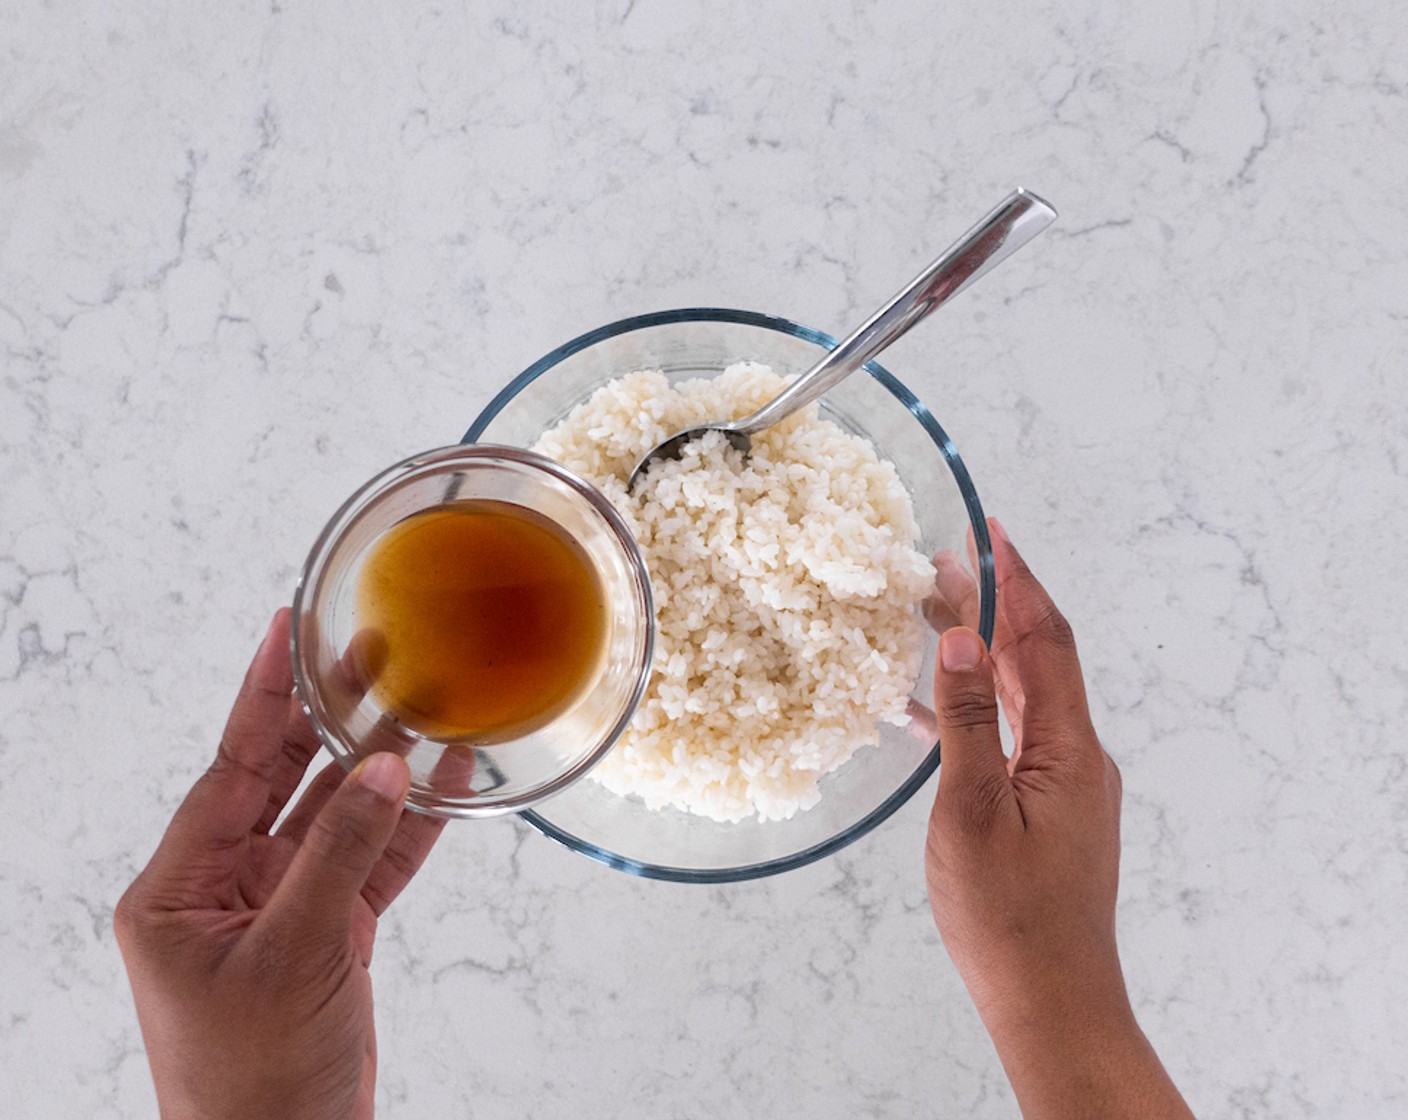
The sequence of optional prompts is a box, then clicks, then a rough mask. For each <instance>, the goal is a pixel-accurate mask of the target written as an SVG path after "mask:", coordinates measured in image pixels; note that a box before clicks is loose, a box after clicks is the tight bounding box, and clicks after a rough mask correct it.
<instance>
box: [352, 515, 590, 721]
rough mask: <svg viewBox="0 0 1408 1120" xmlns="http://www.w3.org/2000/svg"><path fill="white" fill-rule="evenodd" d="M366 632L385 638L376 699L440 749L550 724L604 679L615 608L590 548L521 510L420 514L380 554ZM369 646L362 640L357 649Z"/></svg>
mask: <svg viewBox="0 0 1408 1120" xmlns="http://www.w3.org/2000/svg"><path fill="white" fill-rule="evenodd" d="M354 609H355V611H356V618H357V627H358V629H359V631H362V632H366V631H371V633H372V634H380V635H381V637H382V639H383V642H382V643H377V642H364V643H361V644H362V645H365V646H366V647H367V648H375V647H377V646H378V645H380V651H379V652H380V653H381V656H380V657H379V658H378V660H379V662H380V663H379V664H378V665H376V666H366V667H363V672H365V673H366V675H367V677H374V678H375V679H374V683H373V684H372V686H371V692H372V695H373V696H374V697H375V698H376V699H377V701H378V702H379V703H381V704H382V705H383V706H384V707H385V708H386V709H387V710H388V711H390V712H391V713H393V714H394V715H395V716H396V717H397V718H399V719H400V720H401V721H402V722H403V723H405V724H406V725H407V726H409V727H411V728H413V729H414V730H416V731H419V732H420V733H421V734H424V735H430V736H433V737H435V738H438V739H451V738H456V739H458V738H473V739H475V740H477V741H480V742H494V741H502V740H504V739H511V738H514V737H515V736H517V735H520V734H524V733H526V732H528V731H531V730H533V729H534V728H536V727H541V726H542V725H544V724H546V723H548V722H549V721H550V720H552V719H553V718H554V717H555V716H557V715H558V714H560V713H561V712H562V711H563V710H564V709H565V708H566V707H567V706H568V705H569V704H571V703H572V702H573V701H574V700H575V699H576V698H577V696H578V695H579V694H580V692H581V691H582V689H583V687H585V686H589V685H590V684H591V681H592V679H593V678H594V676H595V674H596V670H597V666H598V665H599V663H600V661H601V655H602V645H603V642H604V639H605V634H606V603H605V597H604V595H603V594H602V588H601V583H600V581H599V580H598V578H597V575H596V571H595V569H594V568H593V567H592V565H591V562H590V560H588V558H587V556H586V553H585V552H584V551H583V550H582V548H581V546H580V545H578V544H577V543H576V542H575V541H573V540H572V539H571V538H570V537H568V536H567V534H566V533H565V532H563V530H562V529H561V528H559V527H558V526H557V525H555V524H554V523H552V522H551V521H549V520H548V519H547V518H545V517H543V516H541V515H540V514H538V513H535V512H534V511H533V510H530V509H525V508H524V507H522V506H516V505H511V504H509V503H507V502H496V501H465V502H457V503H455V504H453V505H448V506H443V507H441V508H439V509H431V510H426V511H424V512H422V513H416V514H412V515H411V516H410V517H407V518H406V519H405V520H404V521H401V522H398V523H397V524H396V525H394V526H392V527H391V529H389V530H388V531H387V532H386V534H385V535H384V536H382V537H381V539H379V540H378V541H376V543H375V544H373V545H372V547H371V549H370V551H369V552H368V554H367V558H366V560H365V561H364V562H363V565H362V570H361V573H360V574H359V576H358V579H357V591H356V605H355V608H354ZM358 644H359V643H355V642H354V643H353V647H354V650H355V648H356V647H357V646H358Z"/></svg>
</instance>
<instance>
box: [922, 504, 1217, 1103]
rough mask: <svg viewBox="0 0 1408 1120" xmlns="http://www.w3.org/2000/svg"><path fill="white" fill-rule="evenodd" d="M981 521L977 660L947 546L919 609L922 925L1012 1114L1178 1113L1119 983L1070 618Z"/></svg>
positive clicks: (972, 605) (1107, 815)
mask: <svg viewBox="0 0 1408 1120" xmlns="http://www.w3.org/2000/svg"><path fill="white" fill-rule="evenodd" d="M989 528H990V529H991V531H992V537H993V553H994V562H995V565H996V577H997V593H998V612H997V618H996V621H995V626H994V632H993V648H992V652H991V655H989V653H988V652H987V651H986V650H985V649H984V648H983V643H982V640H981V638H979V636H978V635H977V633H976V632H975V631H974V629H972V627H973V626H974V625H975V624H976V614H977V598H976V592H975V589H974V587H973V584H972V580H971V577H969V576H967V574H966V571H965V570H964V569H963V568H962V567H961V565H959V564H958V562H957V560H956V559H955V558H953V557H940V558H939V559H938V561H937V563H936V568H937V572H938V577H937V580H936V595H935V598H934V599H933V600H932V601H931V602H930V603H929V604H928V605H927V607H926V610H927V613H928V614H929V617H930V621H931V623H933V624H934V625H935V627H936V628H937V629H940V630H941V631H942V636H941V638H940V643H939V662H938V665H937V667H936V670H935V680H934V695H935V709H936V710H935V716H936V719H937V723H938V730H939V741H940V744H941V747H942V762H941V765H940V769H939V789H938V794H937V796H936V798H935V801H934V809H933V813H932V814H931V816H930V820H929V837H928V845H927V849H926V860H925V870H926V878H927V882H928V888H929V900H930V904H931V905H932V907H933V911H934V919H935V921H936V922H937V924H938V927H939V932H940V935H941V936H942V937H943V941H944V945H945V947H946V948H947V949H948V952H949V955H950V956H951V957H952V958H953V961H954V964H955V965H956V966H957V968H958V970H959V973H960V975H961V976H962V977H963V981H964V983H965V984H966V985H967V987H968V990H969V993H970V994H971V995H972V997H973V1001H974V1003H975V1005H976V1006H977V1009H978V1013H979V1014H980V1015H981V1017H982V1019H983V1023H984V1025H985V1026H986V1027H987V1029H988V1032H989V1034H991V1035H992V1038H993V1042H994V1044H995V1045H996V1046H997V1049H998V1053H999V1055H1000V1056H1001V1057H1002V1060H1003V1064H1004V1066H1005V1067H1006V1069H1007V1072H1008V1076H1009V1078H1010V1079H1011V1081H1012V1085H1013V1088H1014V1090H1015V1091H1016V1093H1017V1098H1018V1101H1019V1102H1020V1103H1021V1106H1022V1109H1023V1113H1024V1115H1026V1116H1028V1117H1036V1116H1041V1117H1058V1116H1082V1117H1100V1116H1135V1115H1138V1116H1146V1117H1158V1116H1178V1117H1186V1116H1189V1115H1190V1114H1189V1113H1188V1111H1187V1108H1186V1106H1185V1105H1184V1104H1183V1101H1182V1098H1181V1097H1179V1096H1178V1092H1177V1090H1176V1089H1175V1088H1174V1087H1173V1084H1172V1082H1171V1081H1169V1080H1168V1077H1167V1074H1165V1073H1164V1071H1163V1068H1162V1066H1161V1065H1160V1064H1159V1062H1158V1058H1157V1056H1156V1055H1155V1054H1154V1052H1153V1050H1152V1049H1151V1048H1150V1047H1149V1044H1148V1042H1147V1040H1145V1038H1144V1036H1143V1033H1142V1032H1141V1031H1140V1030H1139V1027H1138V1024H1137V1023H1136V1022H1135V1019H1134V1014H1133V1011H1132V1009H1131V1007H1130V1003H1129V997H1128V995H1127V993H1126V990H1125V984H1124V977H1123V974H1122V972H1121V969H1120V961H1119V952H1118V949H1117V946H1116V942H1115V896H1116V892H1117V889H1118V883H1119V850H1120V833H1119V816H1120V791H1121V785H1120V775H1119V770H1118V769H1117V768H1116V766H1115V763H1114V762H1113V760H1111V758H1110V756H1109V755H1108V754H1106V753H1105V751H1104V749H1103V748H1102V747H1101V745H1100V741H1099V739H1098V738H1097V737H1096V734H1095V729H1094V727H1093V726H1092V724H1091V720H1090V712H1089V708H1088V706H1087V702H1086V695H1085V684H1084V680H1083V678H1082V675H1081V668H1080V662H1079V659H1078V657H1077V655H1076V646H1075V641H1074V638H1073V636H1072V632H1071V628H1070V626H1069V625H1068V624H1067V623H1066V620H1065V619H1064V618H1063V617H1062V615H1061V613H1060V612H1059V611H1058V610H1057V609H1056V606H1055V604H1053V603H1052V601H1051V599H1050V597H1049V596H1048V595H1047V593H1046V591H1045V590H1044V589H1043V588H1042V586H1041V584H1040V583H1038V582H1037V580H1036V578H1035V577H1034V576H1033V575H1032V573H1031V571H1030V570H1029V569H1028V568H1027V566H1026V564H1025V563H1024V562H1023V561H1022V558H1021V557H1020V556H1019V555H1018V553H1017V550H1016V549H1015V548H1014V547H1013V546H1012V542H1011V541H1010V540H1009V539H1008V537H1007V534H1006V533H1005V532H1004V531H1003V530H1002V527H1001V526H1000V525H998V524H997V522H995V521H991V522H989ZM999 697H1000V698H1001V708H1002V709H1003V710H1004V711H1005V714H1006V717H1007V720H1008V724H1009V727H1010V730H1011V733H1012V738H1013V742H1014V749H1013V753H1012V756H1011V758H1008V757H1006V755H1005V754H1004V752H1003V748H1002V742H1001V737H1000V733H999V729H998V719H999V703H998V700H999Z"/></svg>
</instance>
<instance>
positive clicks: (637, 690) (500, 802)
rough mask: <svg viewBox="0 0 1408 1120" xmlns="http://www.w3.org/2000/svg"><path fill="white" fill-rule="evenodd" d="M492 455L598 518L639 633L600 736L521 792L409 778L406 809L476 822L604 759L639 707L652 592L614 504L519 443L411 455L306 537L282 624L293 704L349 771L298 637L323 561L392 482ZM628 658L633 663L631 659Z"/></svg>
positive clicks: (550, 790)
mask: <svg viewBox="0 0 1408 1120" xmlns="http://www.w3.org/2000/svg"><path fill="white" fill-rule="evenodd" d="M494 460H502V461H507V462H509V463H510V464H511V465H512V467H513V469H516V470H522V469H525V468H526V469H528V470H529V471H532V472H538V473H541V474H542V475H545V476H547V477H549V478H551V479H553V480H554V481H555V482H557V483H559V484H561V485H562V486H565V487H566V488H567V490H568V491H570V492H571V494H572V495H573V497H574V498H575V499H576V500H579V501H581V502H582V503H584V504H585V507H586V508H588V509H590V510H591V511H592V513H593V514H594V515H595V516H596V517H597V518H599V519H600V520H601V522H602V524H603V525H604V527H605V532H604V533H603V536H604V538H606V539H609V540H612V541H614V543H615V544H616V545H617V546H618V547H619V552H620V556H621V558H622V560H623V561H624V566H625V569H626V572H627V574H628V576H629V577H630V579H631V583H632V587H633V590H634V591H635V592H636V595H637V601H636V604H635V605H636V607H637V608H638V612H633V615H632V617H637V615H638V617H639V618H640V623H639V625H640V628H641V630H642V632H643V637H642V641H643V645H642V646H641V649H640V650H639V654H640V658H639V664H638V665H637V668H636V671H635V672H634V674H633V676H634V681H633V683H632V684H631V685H630V691H629V693H627V694H626V695H625V696H624V697H623V705H624V706H623V708H622V710H621V711H620V712H619V713H618V714H617V716H616V718H615V719H614V720H613V721H612V723H611V725H610V727H609V728H607V730H606V731H605V733H604V734H603V735H602V736H601V738H600V741H599V742H598V743H597V744H596V745H595V746H593V747H592V749H591V750H590V751H587V752H585V753H583V754H581V755H580V756H578V757H576V758H575V759H574V760H573V761H572V762H571V764H570V765H569V766H567V767H565V768H564V769H562V770H560V771H558V772H557V773H555V774H552V775H551V776H550V777H547V778H544V779H542V780H540V781H538V782H537V783H535V784H534V785H532V786H530V787H528V788H527V789H525V790H522V791H518V792H512V793H508V794H503V795H501V796H498V797H482V796H479V795H475V796H474V797H472V798H464V799H448V800H447V799H445V798H444V797H443V796H437V795H436V794H435V793H434V791H433V790H429V789H422V788H421V787H420V786H419V785H417V783H416V782H414V781H412V783H411V790H410V794H409V797H408V799H407V802H406V807H407V808H408V809H411V810H413V811H415V812H418V813H424V814H425V815H427V816H431V817H436V818H441V819H446V820H455V819H482V818H488V817H495V816H504V815H507V814H512V813H521V812H524V811H525V810H526V809H528V808H529V807H530V806H532V805H535V804H537V803H538V802H539V801H542V800H544V799H546V798H548V797H551V796H552V795H553V794H555V793H558V792H560V791H561V790H563V789H565V788H566V787H567V786H569V785H571V784H572V783H573V782H575V781H578V780H579V779H581V778H582V777H583V776H584V775H585V774H586V772H587V771H588V770H590V769H591V768H592V767H593V766H595V765H596V764H597V763H598V762H600V761H601V759H602V758H603V757H605V755H606V753H607V751H609V750H610V749H611V747H612V746H613V745H614V744H615V742H616V740H617V739H618V738H620V735H621V732H622V731H623V730H625V728H626V725H627V724H628V723H629V722H630V720H631V717H632V716H634V715H635V711H636V708H637V707H639V705H640V701H641V698H642V697H643V696H644V695H645V690H646V686H647V685H648V683H649V680H650V671H649V670H650V665H651V663H652V659H653V654H654V648H655V620H654V594H653V591H652V589H651V586H650V573H649V571H648V570H647V569H646V566H645V558H644V556H643V555H642V554H641V551H640V546H639V545H638V544H637V543H636V541H635V538H634V537H633V536H632V535H631V532H630V529H629V528H627V526H626V523H625V522H624V521H623V520H622V519H621V515H620V513H619V512H618V511H617V509H616V507H615V506H613V505H612V504H611V502H610V501H609V500H608V499H607V498H606V496H605V495H604V494H602V493H601V492H600V491H599V490H597V488H596V487H595V486H593V485H592V484H591V483H590V482H588V481H587V480H586V479H584V478H582V477H580V476H579V475H578V474H577V473H576V472H574V471H572V470H569V469H568V468H567V467H564V466H563V465H562V464H561V463H558V462H556V461H554V460H552V459H549V458H547V457H546V456H544V455H539V454H537V453H536V452H534V451H531V450H529V449H527V448H522V447H512V446H509V445H506V444H493V443H480V444H473V445H467V444H465V443H453V444H449V445H446V446H442V447H436V448H431V449H430V450H427V451H422V452H418V453H417V454H415V455H410V456H407V457H406V458H404V459H402V460H400V461H399V462H396V463H393V464H391V465H390V466H389V467H386V468H384V469H382V470H380V471H378V472H377V473H376V474H374V475H373V476H372V477H371V478H369V479H367V480H366V481H365V482H364V483H362V485H360V486H358V487H357V489H356V490H354V491H353V492H352V493H351V494H350V495H349V496H348V497H347V499H346V500H345V501H344V502H343V503H342V504H341V505H340V506H338V508H337V511H336V512H335V513H334V514H333V515H332V516H331V517H330V518H329V519H328V521H327V523H326V524H325V525H324V526H323V529H322V530H321V532H319V534H318V537H317V539H316V540H315V541H314V542H313V545H312V547H311V548H310V549H309V551H308V555H307V558H306V560H305V561H304V564H303V567H302V569H301V570H300V572H299V577H298V584H297V587H296V588H295V590H294V596H293V606H292V617H291V619H290V627H289V645H290V652H291V655H292V662H293V666H292V667H293V678H294V685H295V691H296V695H297V696H298V700H299V703H300V704H301V705H302V708H303V711H304V713H305V715H307V717H308V722H309V723H310V724H311V725H312V728H313V731H314V732H315V734H316V735H317V737H318V740H319V742H320V743H321V744H322V745H323V747H324V748H326V749H327V751H328V753H329V754H331V755H332V756H333V757H334V758H335V759H336V760H337V761H338V762H339V763H340V764H341V765H342V767H343V769H344V770H351V769H352V768H353V767H354V766H355V765H356V764H357V763H358V762H359V761H361V755H360V754H359V753H358V752H357V751H356V750H354V749H352V748H351V747H350V746H349V745H348V744H347V743H344V742H343V741H342V739H340V738H339V737H338V735H337V734H336V733H335V732H334V730H333V729H332V728H330V727H329V726H328V725H327V721H326V720H325V719H324V718H323V717H322V715H321V714H319V713H320V712H321V710H322V708H323V706H324V705H323V700H322V688H321V686H320V685H319V684H318V683H317V678H316V674H315V673H313V672H312V670H311V666H310V664H309V662H310V657H311V655H310V654H309V650H308V645H307V642H306V641H305V639H304V635H303V625H302V623H303V620H304V619H305V617H306V616H308V614H309V612H310V611H311V610H312V609H313V604H314V603H315V602H316V601H317V596H318V592H319V591H320V589H321V587H322V583H323V581H324V580H325V579H326V578H327V567H328V563H329V561H330V560H331V559H332V557H333V554H334V553H335V552H336V549H337V546H338V544H339V543H340V542H341V541H342V540H344V539H345V538H346V536H347V534H348V533H349V532H351V531H352V530H353V529H354V528H355V527H356V525H357V523H358V520H359V519H360V518H361V517H362V516H363V515H365V514H366V513H367V512H368V511H369V510H371V509H372V508H373V507H374V506H375V504H376V503H377V502H378V501H379V500H382V499H384V498H387V497H389V496H391V495H394V494H395V493H396V491H397V489H398V487H399V486H402V485H407V484H409V482H410V481H413V480H414V479H415V476H416V473H417V471H424V472H426V473H428V474H434V473H436V472H437V471H438V470H440V469H444V468H452V467H454V466H456V465H459V466H465V465H467V464H473V463H475V462H476V461H478V462H481V463H482V464H484V465H486V466H489V467H492V465H493V461H494ZM426 508H427V509H429V508H434V507H426ZM632 663H633V664H635V660H634V659H633V661H632ZM315 709H316V710H315Z"/></svg>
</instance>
